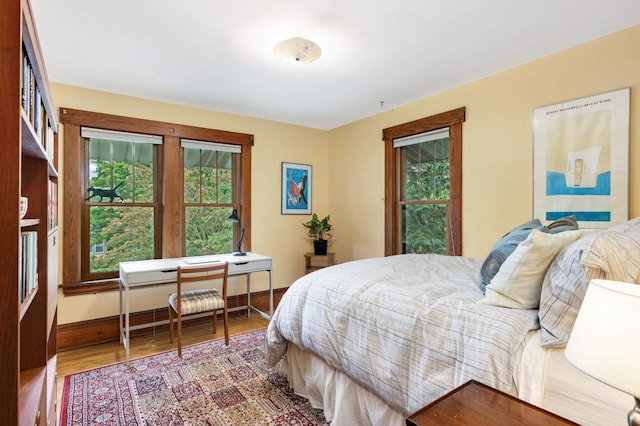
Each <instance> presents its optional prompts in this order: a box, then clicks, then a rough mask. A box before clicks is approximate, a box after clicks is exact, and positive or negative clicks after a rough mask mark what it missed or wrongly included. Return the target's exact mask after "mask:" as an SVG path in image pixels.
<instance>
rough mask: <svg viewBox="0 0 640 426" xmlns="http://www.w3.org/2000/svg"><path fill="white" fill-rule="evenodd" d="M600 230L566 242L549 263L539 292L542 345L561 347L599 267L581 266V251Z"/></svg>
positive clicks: (582, 251) (568, 334)
mask: <svg viewBox="0 0 640 426" xmlns="http://www.w3.org/2000/svg"><path fill="white" fill-rule="evenodd" d="M600 235H602V231H600V232H593V233H590V234H587V235H585V236H583V237H582V238H580V239H578V240H576V241H574V242H573V243H571V244H569V245H568V246H567V247H566V248H565V249H564V250H562V251H561V252H560V254H558V255H557V256H556V258H555V259H554V260H553V262H551V265H549V269H547V273H546V274H545V277H544V280H543V282H542V292H541V295H540V308H539V311H538V317H539V319H540V331H541V336H542V343H541V344H542V346H545V347H564V346H565V345H566V344H567V342H568V341H569V336H570V335H571V330H572V329H573V323H574V322H575V320H576V316H577V315H578V310H579V309H580V305H582V300H583V299H584V295H585V293H586V291H587V285H588V284H589V281H590V280H591V279H592V278H602V277H601V276H594V275H598V274H599V270H597V269H590V270H589V271H587V269H585V268H584V267H583V266H582V260H583V253H584V251H585V250H586V249H588V248H589V246H590V245H591V243H592V242H593V241H594V240H596V239H597V238H598V237H599V236H600Z"/></svg>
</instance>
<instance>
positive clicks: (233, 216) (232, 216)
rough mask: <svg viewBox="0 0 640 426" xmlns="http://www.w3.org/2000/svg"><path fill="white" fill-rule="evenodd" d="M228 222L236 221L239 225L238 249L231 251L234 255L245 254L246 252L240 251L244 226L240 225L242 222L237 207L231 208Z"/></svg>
mask: <svg viewBox="0 0 640 426" xmlns="http://www.w3.org/2000/svg"><path fill="white" fill-rule="evenodd" d="M227 220H228V221H229V222H232V223H237V224H238V226H240V240H239V241H238V251H237V252H236V253H233V255H234V256H245V255H246V254H247V253H244V252H243V251H242V240H244V227H243V226H242V222H241V221H240V217H239V216H238V209H233V211H232V212H231V214H230V215H229V217H228V218H227Z"/></svg>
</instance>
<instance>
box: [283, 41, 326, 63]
mask: <svg viewBox="0 0 640 426" xmlns="http://www.w3.org/2000/svg"><path fill="white" fill-rule="evenodd" d="M273 53H274V54H275V55H276V58H278V59H282V60H283V61H287V62H295V63H298V64H309V63H311V62H313V61H315V60H316V59H318V58H319V57H320V55H321V54H322V49H320V46H318V45H317V44H315V43H314V42H312V41H311V40H307V39H304V38H301V37H294V38H290V39H288V40H284V41H281V42H280V43H278V44H276V45H275V46H274V48H273Z"/></svg>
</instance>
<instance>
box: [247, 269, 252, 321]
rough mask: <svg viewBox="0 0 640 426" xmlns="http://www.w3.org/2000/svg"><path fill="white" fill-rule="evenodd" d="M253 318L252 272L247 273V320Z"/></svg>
mask: <svg viewBox="0 0 640 426" xmlns="http://www.w3.org/2000/svg"><path fill="white" fill-rule="evenodd" d="M250 317H251V272H249V273H247V318H250Z"/></svg>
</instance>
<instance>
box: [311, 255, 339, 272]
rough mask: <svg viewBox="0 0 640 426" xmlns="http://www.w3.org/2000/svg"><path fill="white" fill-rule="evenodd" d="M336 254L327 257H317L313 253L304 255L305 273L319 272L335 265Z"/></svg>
mask: <svg viewBox="0 0 640 426" xmlns="http://www.w3.org/2000/svg"><path fill="white" fill-rule="evenodd" d="M334 256H335V253H327V254H326V255H317V254H315V253H313V252H310V253H305V255H304V273H305V274H308V273H309V272H313V271H317V270H318V269H322V268H326V267H327V266H331V265H335V264H336V261H335V259H334Z"/></svg>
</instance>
